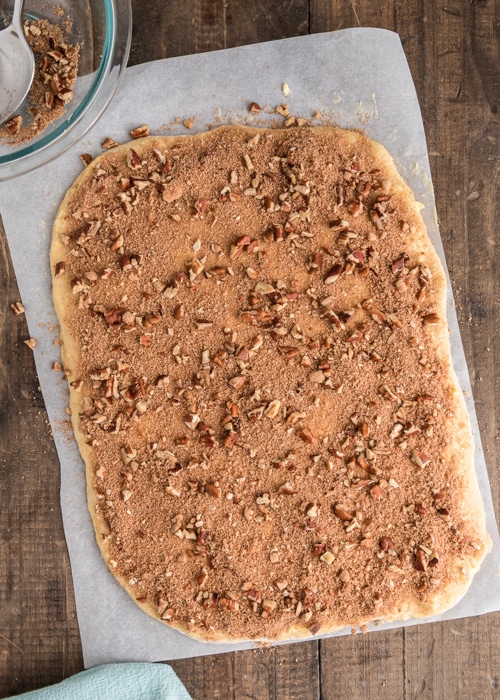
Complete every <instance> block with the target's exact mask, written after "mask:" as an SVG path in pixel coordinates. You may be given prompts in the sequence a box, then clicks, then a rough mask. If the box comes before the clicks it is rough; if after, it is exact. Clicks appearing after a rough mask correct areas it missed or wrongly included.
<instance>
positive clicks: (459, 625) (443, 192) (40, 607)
mask: <svg viewBox="0 0 500 700" xmlns="http://www.w3.org/2000/svg"><path fill="white" fill-rule="evenodd" d="M133 6H134V8H133V9H134V30H133V41H132V50H131V54H130V64H131V65H132V64H136V63H141V62H144V61H148V60H152V59H157V58H165V57H169V56H178V55H183V54H192V53H197V52H202V51H209V50H213V49H222V48H227V47H232V46H239V45H242V44H250V43H254V42H258V41H269V40H272V39H281V38H284V37H291V36H296V35H301V34H307V33H314V32H322V31H329V30H336V29H344V28H347V27H354V26H374V27H384V28H387V29H391V30H394V31H396V32H398V33H399V35H400V37H401V40H402V42H403V46H404V49H405V52H406V55H407V58H408V61H409V64H410V68H411V72H412V75H413V79H414V81H415V84H416V88H417V93H418V96H419V99H420V105H421V108H422V113H423V118H424V123H425V128H426V133H427V139H428V146H429V152H430V156H431V158H430V160H431V167H432V175H433V179H434V186H435V190H436V199H437V211H438V216H439V221H440V226H441V235H442V238H443V243H444V247H445V250H446V257H447V260H448V266H449V270H450V275H451V279H452V283H453V289H454V293H455V299H456V305H457V310H458V317H459V321H460V326H461V331H462V339H463V342H464V346H465V352H466V356H467V361H468V363H469V369H470V374H471V380H472V387H473V392H474V398H475V401H476V407H477V411H478V418H479V425H480V427H481V434H482V439H483V446H484V449H485V452H486V460H487V464H488V470H489V475H490V479H491V485H492V490H493V498H494V501H495V506H496V508H497V514H498V507H499V505H500V493H499V487H500V478H499V475H498V467H499V460H498V457H499V452H500V451H499V437H500V433H499V426H498V424H497V422H496V419H495V408H496V403H495V397H496V396H499V395H500V363H499V359H498V358H500V347H499V346H500V333H498V331H497V332H495V327H496V325H497V324H498V322H499V321H500V314H499V305H500V274H499V265H498V260H497V258H496V254H497V253H496V249H495V248H496V246H498V244H499V243H500V237H499V241H498V242H497V241H496V240H495V239H496V236H497V231H496V229H497V228H498V224H497V221H498V219H499V214H500V212H499V211H498V210H499V204H498V203H497V192H498V185H499V181H500V147H499V144H500V121H499V101H500V46H499V39H500V0H443V1H441V0H437V1H436V0H189V1H188V0H133ZM17 300H18V291H17V286H16V280H15V276H14V273H13V270H12V265H11V263H10V259H9V253H8V249H7V244H6V241H5V237H4V236H3V234H2V235H0V302H1V303H0V368H1V369H0V696H1V697H5V696H7V695H12V694H15V693H19V692H21V691H26V690H30V689H33V688H38V687H41V686H45V685H48V684H51V683H55V682H57V681H59V680H61V679H62V678H65V677H66V676H69V675H71V674H73V673H76V672H78V671H80V670H82V668H83V663H82V654H81V646H80V639H79V633H78V623H77V619H76V613H75V603H74V597H73V588H72V582H71V571H70V566H69V561H68V555H67V551H66V543H65V540H64V534H63V529H62V521H61V513H60V507H59V462H58V458H57V455H56V452H55V449H54V445H53V442H52V438H51V436H50V427H49V425H48V422H47V416H46V413H45V409H44V402H43V399H42V396H41V393H40V390H39V387H38V380H37V376H36V372H35V369H34V364H33V358H32V355H31V351H30V350H29V349H28V348H27V347H26V346H25V345H23V343H22V340H23V339H25V338H27V337H28V335H27V328H26V321H25V319H24V316H19V317H15V316H14V315H13V314H12V312H11V311H10V308H9V306H10V303H11V302H14V301H17ZM172 666H173V667H174V668H175V670H176V672H177V673H178V675H179V676H180V678H181V679H182V680H183V681H184V683H185V684H186V687H187V688H188V690H189V692H190V693H191V694H192V696H193V698H194V699H195V700H202V699H207V700H211V699H212V698H223V699H224V700H225V699H228V700H229V699H230V698H231V699H233V700H243V699H245V700H250V699H251V698H252V699H255V700H267V699H268V698H279V699H286V700H309V699H311V700H312V699H313V698H319V697H321V698H325V699H328V700H330V699H336V698H339V699H343V698H349V700H361V699H366V700H368V699H377V700H378V699H380V698H395V699H397V698H405V699H407V698H433V699H437V698H445V699H448V698H453V699H455V698H460V699H462V698H463V699H467V700H468V699H469V698H475V699H477V700H485V699H487V698H499V697H500V614H491V615H487V616H483V617H481V618H474V619H468V620H457V621H451V622H445V623H440V624H432V625H431V624H428V625H422V626H420V627H413V628H408V629H406V630H394V631H388V632H375V633H371V634H367V635H356V636H348V637H344V638H339V639H331V640H326V641H323V640H322V641H311V642H306V643H302V644H295V645H289V646H284V647H279V648H275V649H262V650H258V651H248V652H239V653H232V654H222V655H218V656H210V657H202V658H197V659H187V660H183V661H176V662H174V663H172Z"/></svg>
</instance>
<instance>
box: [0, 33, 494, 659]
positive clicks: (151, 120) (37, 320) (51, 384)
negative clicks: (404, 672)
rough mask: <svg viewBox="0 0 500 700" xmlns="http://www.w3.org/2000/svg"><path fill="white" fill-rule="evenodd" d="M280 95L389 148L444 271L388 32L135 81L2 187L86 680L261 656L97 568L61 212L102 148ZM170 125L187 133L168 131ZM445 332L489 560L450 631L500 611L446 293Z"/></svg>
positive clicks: (243, 52) (292, 45) (238, 114)
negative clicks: (211, 635) (61, 352)
mask: <svg viewBox="0 0 500 700" xmlns="http://www.w3.org/2000/svg"><path fill="white" fill-rule="evenodd" d="M283 82H286V83H287V84H288V85H289V87H290V95H289V96H288V98H287V100H286V101H287V102H288V104H289V107H290V112H291V113H292V114H294V115H301V116H304V117H307V118H311V117H312V116H313V114H314V113H315V112H317V111H319V112H321V113H323V114H325V115H326V116H327V117H328V118H329V119H330V120H334V121H335V122H336V123H338V124H339V125H340V126H345V127H358V128H363V129H364V130H365V131H366V133H367V134H368V135H369V136H371V137H372V138H374V139H376V140H378V141H380V142H381V143H382V144H384V145H385V146H386V148H387V149H388V150H389V151H390V153H391V154H392V155H393V157H394V159H395V161H396V165H397V167H398V168H399V171H400V172H401V174H402V175H403V177H404V178H405V180H406V181H407V182H408V184H409V185H410V187H411V188H412V189H413V191H414V193H415V195H416V197H417V199H418V200H419V201H421V202H422V203H423V204H424V205H425V207H424V210H423V217H424V219H425V223H426V225H427V228H428V231H429V234H430V237H431V239H432V241H433V243H434V245H435V246H436V248H437V251H438V253H439V255H440V256H441V259H442V260H443V262H444V255H443V249H442V245H441V240H440V236H439V231H438V227H437V223H436V218H435V207H434V195H433V190H432V182H431V176H430V168H429V160H428V156H427V148H426V141H425V135H424V130H423V124H422V119H421V116H420V109H419V106H418V101H417V96H416V94H415V89H414V86H413V81H412V78H411V75H410V72H409V69H408V65H407V62H406V59H405V55H404V52H403V49H402V47H401V43H400V40H399V37H398V36H397V35H396V34H393V33H392V32H388V31H385V30H380V29H349V30H344V31H340V32H332V33H328V34H319V35H314V36H308V37H300V38H295V39H286V40H283V41H277V42H270V43H266V44H258V45H254V46H246V47H242V48H237V49H229V50H226V51H218V52H214V53H209V54H200V55H196V56H186V57H182V58H173V59H168V60H164V61H157V62H154V63H149V64H144V65H141V66H136V67H134V68H129V69H127V71H126V75H125V78H124V81H123V83H122V86H121V87H120V89H119V91H118V94H117V96H116V98H115V99H114V101H113V102H112V104H111V106H110V108H109V109H108V111H107V112H106V114H105V115H104V116H103V117H102V119H101V120H100V121H99V123H98V124H97V125H96V126H95V127H94V128H93V129H92V130H91V132H90V133H89V134H88V136H87V137H86V138H85V139H83V140H82V141H81V142H79V143H77V144H76V145H75V146H74V147H73V148H72V149H71V150H70V151H68V152H67V153H66V154H64V155H63V156H62V157H61V158H60V159H59V160H57V161H55V162H53V163H51V164H49V165H47V166H46V167H44V168H43V169H42V170H39V171H37V172H35V173H32V174H30V175H26V176H24V177H22V178H18V179H16V180H13V181H11V182H8V183H4V184H2V185H1V186H0V211H1V214H2V217H3V222H4V225H5V228H6V231H7V237H8V241H9V246H10V252H11V255H12V260H13V263H14V268H15V271H16V275H17V280H18V284H19V288H20V292H21V297H22V300H23V302H24V304H25V306H26V315H27V320H28V324H29V329H30V334H31V335H32V336H33V337H34V338H36V340H37V347H36V350H35V360H36V366H37V370H38V375H39V378H40V384H41V387H42V391H43V395H44V398H45V403H46V406H47V411H48V414H49V418H50V422H51V425H52V427H53V430H54V439H55V442H56V446H57V450H58V454H59V458H60V462H61V505H62V512H63V519H64V528H65V533H66V539H67V542H68V548H69V554H70V558H71V567H72V573H73V582H74V587H75V596H76V604H77V611H78V621H79V625H80V633H81V638H82V644H83V653H84V659H85V665H86V666H87V667H88V666H93V665H97V664H101V663H108V662H117V661H158V660H168V659H176V658H182V657H188V656H198V655H202V654H213V653H219V652H225V651H234V650H237V649H246V648H252V646H253V645H252V644H233V645H215V644H203V643H201V642H196V641H193V640H191V639H189V638H188V637H186V636H184V635H182V634H180V633H178V632H175V631H173V630H171V629H169V628H168V627H166V626H165V625H163V624H161V623H160V622H157V621H155V620H153V619H151V618H149V617H148V616H147V615H145V614H144V613H143V612H142V611H141V610H140V609H139V608H138V607H137V606H136V605H135V604H134V603H133V602H132V601H131V599H130V598H129V597H128V595H127V594H126V593H125V591H124V590H123V589H122V588H121V587H120V586H119V585H118V584H117V583H116V581H115V580H114V578H113V577H112V576H111V575H110V574H109V573H108V570H107V567H106V565H105V564H104V562H103V561H102V559H101V556H100V554H99V550H98V548H97V545H96V543H95V538H94V532H93V528H92V523H91V519H90V516H89V513H88V511H87V506H86V497H85V474H84V464H83V462H82V460H81V458H80V456H79V453H78V450H77V447H76V443H75V442H74V440H73V438H72V437H71V433H70V431H68V430H65V429H64V426H65V425H67V418H68V416H67V414H66V413H65V411H64V409H65V407H66V405H67V400H68V396H67V387H66V383H65V382H64V381H63V380H61V379H60V378H59V377H58V375H57V374H56V373H55V372H53V371H52V370H51V363H52V361H53V360H55V359H58V348H57V347H56V346H55V345H54V339H55V336H56V334H57V319H56V318H55V313H54V310H53V307H52V302H51V283H50V266H49V246H50V238H51V228H52V223H53V220H54V217H55V214H56V211H57V208H58V206H59V203H60V201H61V199H62V197H63V195H64V193H65V191H66V190H67V189H68V187H69V186H70V185H71V183H72V182H73V180H74V178H75V177H76V176H77V175H78V173H79V172H80V171H81V169H82V165H81V162H80V160H79V158H78V155H79V154H80V153H83V152H90V153H92V154H93V155H97V154H98V153H100V152H101V149H100V143H101V142H102V141H103V139H104V138H105V137H106V136H111V137H113V138H114V139H115V140H117V141H120V142H125V141H127V140H129V131H130V129H131V128H134V127H136V126H139V125H140V124H143V123H148V124H149V125H150V128H151V130H152V132H154V133H189V132H188V130H187V129H186V128H185V127H183V125H182V120H184V119H186V118H188V117H195V126H194V130H193V131H200V130H205V129H206V128H207V127H208V126H215V125H218V124H219V123H228V122H230V121H244V122H250V123H253V124H258V120H256V119H255V118H254V117H249V114H248V105H249V103H250V102H252V101H255V102H258V103H259V104H260V105H261V106H262V107H264V106H267V107H269V108H270V107H275V106H276V105H277V104H280V103H281V102H284V101H285V98H284V97H283V93H282V91H281V88H282V84H283ZM176 118H180V120H181V123H179V124H178V125H177V126H175V127H172V126H171V125H172V122H174V121H175V119H176ZM279 122H281V119H280V120H279ZM191 133H192V132H191ZM448 321H449V325H450V329H451V345H452V353H453V360H454V365H455V369H456V372H457V375H458V378H459V382H460V385H461V387H462V389H463V391H464V393H465V397H466V401H467V405H468V409H469V413H470V416H471V421H472V427H473V431H474V437H475V443H476V469H477V474H478V479H479V483H480V489H481V492H482V496H483V500H484V504H485V509H486V517H487V523H488V530H489V532H490V534H491V536H492V538H493V551H492V553H491V554H489V555H488V557H487V559H486V560H485V562H484V564H483V567H482V568H481V570H480V572H479V574H478V575H477V576H476V578H475V579H474V581H473V583H472V586H471V588H470V590H469V592H468V593H467V595H466V596H465V597H464V599H462V601H461V602H460V603H459V604H458V605H456V606H455V607H454V608H453V609H452V610H450V611H449V612H448V613H446V614H445V615H442V616H440V617H439V618H433V619H443V620H444V619H452V618H460V617H467V616H471V615H479V614H482V613H487V612H491V611H494V610H498V609H500V578H499V564H500V541H499V538H498V532H497V527H496V523H495V516H494V511H493V505H492V500H491V492H490V487H489V482H488V474H487V471H486V466H485V461H484V456H483V452H482V448H481V442H480V438H479V431H478V427H477V420H476V415H475V411H474V404H473V400H472V393H471V387H470V381H469V375H468V371H467V366H466V362H465V357H464V353H463V348H462V343H461V340H460V334H459V330H458V323H457V318H456V313H455V310H454V307H453V300H452V297H451V290H450V294H449V303H448ZM417 622H419V621H412V622H410V623H395V624H390V625H381V626H380V627H378V628H377V629H385V628H388V627H401V626H404V625H406V624H416V623H417ZM346 632H350V630H346ZM320 636H321V635H320Z"/></svg>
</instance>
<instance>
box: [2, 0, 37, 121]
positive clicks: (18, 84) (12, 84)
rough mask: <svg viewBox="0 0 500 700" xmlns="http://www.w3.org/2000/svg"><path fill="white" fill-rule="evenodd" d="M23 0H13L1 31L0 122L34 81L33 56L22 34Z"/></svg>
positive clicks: (25, 93)
mask: <svg viewBox="0 0 500 700" xmlns="http://www.w3.org/2000/svg"><path fill="white" fill-rule="evenodd" d="M23 5H24V0H15V2H14V10H13V13H12V21H11V23H10V24H9V26H8V27H6V29H2V31H0V124H1V123H2V122H4V121H6V120H7V119H9V118H10V117H12V116H13V115H14V114H15V112H16V111H17V110H18V108H19V106H20V105H21V103H22V102H23V100H24V98H25V97H26V95H27V94H28V91H29V89H30V87H31V83H32V82H33V75H34V73H35V57H34V56H33V51H32V50H31V47H30V45H29V44H28V42H27V41H26V37H25V36H24V29H23V23H22V12H23Z"/></svg>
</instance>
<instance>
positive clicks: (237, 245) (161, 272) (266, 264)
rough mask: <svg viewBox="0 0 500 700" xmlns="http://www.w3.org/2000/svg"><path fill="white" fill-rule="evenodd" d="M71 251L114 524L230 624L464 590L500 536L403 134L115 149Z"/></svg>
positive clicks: (113, 555)
mask: <svg viewBox="0 0 500 700" xmlns="http://www.w3.org/2000/svg"><path fill="white" fill-rule="evenodd" d="M51 263H52V269H53V274H54V279H53V285H54V287H53V290H54V304H55V307H56V311H57V314H58V317H59V320H60V325H61V341H62V359H63V365H64V368H65V371H66V373H67V376H68V381H69V386H70V390H71V413H72V422H73V427H74V431H75V435H76V438H77V440H78V444H79V447H80V451H81V453H82V456H83V458H84V460H85V463H86V467H87V483H88V500H89V508H90V512H91V515H92V518H93V522H94V526H95V530H96V535H97V542H98V545H99V547H100V549H101V552H102V555H103V557H104V559H105V561H106V563H107V565H108V566H109V568H110V571H111V572H112V573H113V574H114V576H115V577H116V578H117V580H118V581H119V582H120V583H121V584H122V585H123V586H124V587H125V589H126V590H127V591H128V593H129V594H130V596H131V597H132V599H133V600H134V601H135V602H136V603H137V604H138V605H139V606H140V607H141V608H142V609H143V610H144V611H145V612H147V613H148V614H150V615H152V616H153V617H156V618H158V619H161V620H163V621H164V622H166V623H167V624H169V625H171V626H172V627H175V628H177V629H179V630H181V631H182V632H185V633H187V634H189V635H191V636H193V637H196V638H198V639H201V640H205V641H215V642H225V641H231V640H240V639H259V640H279V639H292V638H301V637H308V636H310V635H311V634H316V633H318V632H320V633H325V632H329V631H333V630H336V629H338V628H341V627H344V626H346V625H349V626H357V625H363V624H366V623H368V622H370V621H372V620H375V619H381V620H404V619H409V618H420V617H425V616H430V615H434V614H436V613H439V612H442V611H444V610H446V609H448V608H449V607H450V606H452V605H454V604H455V603H456V601H457V600H458V599H459V598H460V597H461V596H462V595H463V594H464V593H465V591H466V590H467V588H468V586H469V584H470V582H471V580H472V577H473V576H474V574H475V572H476V571H477V570H478V568H479V566H480V563H481V561H482V559H483V558H484V556H485V554H486V553H487V551H488V549H489V547H490V539H489V536H488V535H487V533H486V531H485V525H484V514H483V509H482V503H481V497H480V494H479V491H478V487H477V482H476V476H475V472H474V466H473V442H472V435H471V429H470V425H469V420H468V416H467V413H466V409H465V405H464V401H463V397H462V395H461V392H460V389H459V387H458V385H457V381H456V378H455V375H454V372H453V369H452V365H451V358H450V346H449V340H448V329H447V325H446V318H445V295H446V282H445V276H444V272H443V269H442V266H441V264H440V262H439V259H438V257H437V255H436V253H435V251H434V249H433V247H432V245H431V243H430V241H429V238H428V236H427V233H426V230H425V227H424V224H423V221H422V218H421V216H420V214H419V209H418V205H417V203H416V202H415V200H414V197H413V195H412V193H411V191H410V190H409V188H408V187H407V186H406V184H405V183H404V182H403V180H402V179H401V177H400V176H399V174H398V173H397V171H396V169H395V166H394V164H393V161H392V159H391V157H390V156H389V154H388V153H387V151H386V150H385V149H384V148H383V147H382V146H380V145H379V144H377V143H375V142H373V141H371V140H369V139H368V138H367V137H366V136H365V135H364V134H362V133H360V132H356V131H344V130H340V129H334V128H308V127H304V128H294V129H289V130H258V129H248V128H243V127H223V128H220V129H216V130H214V131H212V132H209V133H203V134H198V135H196V136H187V137H148V138H144V139H140V140H138V141H135V142H133V143H131V144H126V145H123V146H119V147H117V148H114V149H112V150H111V151H109V152H106V153H104V154H103V155H101V156H100V157H99V158H97V159H96V160H94V161H93V162H92V163H91V164H90V165H89V166H88V167H87V168H86V169H85V171H84V172H83V173H82V174H81V175H80V176H79V177H78V178H77V180H76V181H75V183H74V184H73V186H72V187H71V188H70V190H69V191H68V193H67V194H66V196H65V198H64V200H63V202H62V204H61V207H60V209H59V212H58V215H57V218H56V222H55V225H54V231H53V241H52V250H51Z"/></svg>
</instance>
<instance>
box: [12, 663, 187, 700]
mask: <svg viewBox="0 0 500 700" xmlns="http://www.w3.org/2000/svg"><path fill="white" fill-rule="evenodd" d="M24 698H27V699H28V698H29V700H191V698H190V696H189V694H188V692H187V691H186V689H185V688H184V686H183V685H182V683H181V682H180V680H179V679H178V678H177V676H176V675H175V673H174V671H173V669H172V668H170V666H165V665H164V664H146V663H130V664H107V665H106V666H97V667H96V668H89V669H88V670H87V671H82V673H77V674H76V676H71V678H66V680H64V681H62V682H61V683H57V684H56V685H51V686H50V687H49V688H42V689H41V690H32V691H31V692H30V693H23V694H22V695H16V696H15V700H19V699H21V700H24Z"/></svg>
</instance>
